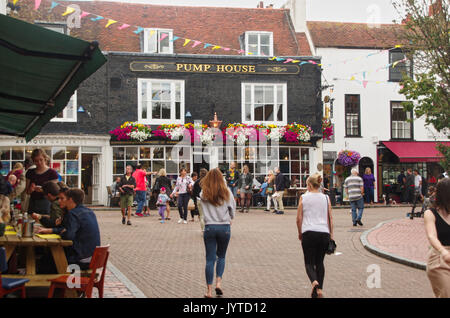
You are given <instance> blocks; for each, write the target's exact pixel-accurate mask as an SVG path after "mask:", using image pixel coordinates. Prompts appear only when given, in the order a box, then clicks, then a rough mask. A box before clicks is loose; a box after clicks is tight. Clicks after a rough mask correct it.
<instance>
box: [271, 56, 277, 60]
mask: <svg viewBox="0 0 450 318" xmlns="http://www.w3.org/2000/svg"><path fill="white" fill-rule="evenodd" d="M276 58H277V57H276V56H274V57H270V58H269V60H270V61H273V60H275V59H276Z"/></svg>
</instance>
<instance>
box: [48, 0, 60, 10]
mask: <svg viewBox="0 0 450 318" xmlns="http://www.w3.org/2000/svg"><path fill="white" fill-rule="evenodd" d="M57 6H59V3H58V2H55V1H52V6H51V7H50V9H49V10H48V12H52V10H53V9H54V8H56V7H57Z"/></svg>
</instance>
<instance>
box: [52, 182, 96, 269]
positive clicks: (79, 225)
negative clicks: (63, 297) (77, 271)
mask: <svg viewBox="0 0 450 318" xmlns="http://www.w3.org/2000/svg"><path fill="white" fill-rule="evenodd" d="M58 196H59V205H60V207H61V208H62V209H66V210H67V211H68V212H67V214H66V216H65V222H64V223H65V228H64V229H63V230H62V232H61V238H62V239H63V240H71V241H72V242H73V245H72V246H70V247H68V248H67V249H66V255H67V261H68V263H69V264H77V265H79V266H80V268H81V269H82V270H85V269H88V268H89V263H90V262H91V258H92V255H93V254H94V250H95V247H96V246H100V230H99V227H98V223H97V217H96V216H95V213H94V212H93V211H92V210H91V209H88V208H87V207H85V206H84V205H83V204H82V203H83V200H84V192H83V191H82V190H80V189H69V190H67V191H65V192H61V193H60V194H59V195H58Z"/></svg>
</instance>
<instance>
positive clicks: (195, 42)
mask: <svg viewBox="0 0 450 318" xmlns="http://www.w3.org/2000/svg"><path fill="white" fill-rule="evenodd" d="M200 43H202V42H200V41H194V45H193V46H192V47H196V46H197V45H199V44H200Z"/></svg>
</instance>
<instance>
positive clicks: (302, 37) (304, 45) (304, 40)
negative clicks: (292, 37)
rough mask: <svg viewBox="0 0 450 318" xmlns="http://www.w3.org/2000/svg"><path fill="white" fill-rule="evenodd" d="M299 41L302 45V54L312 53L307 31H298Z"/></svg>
mask: <svg viewBox="0 0 450 318" xmlns="http://www.w3.org/2000/svg"><path fill="white" fill-rule="evenodd" d="M296 36H297V43H298V45H299V47H300V55H302V56H305V55H309V56H310V55H311V48H310V46H309V42H308V38H307V37H306V33H304V32H297V33H296Z"/></svg>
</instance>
